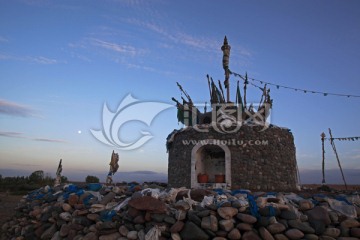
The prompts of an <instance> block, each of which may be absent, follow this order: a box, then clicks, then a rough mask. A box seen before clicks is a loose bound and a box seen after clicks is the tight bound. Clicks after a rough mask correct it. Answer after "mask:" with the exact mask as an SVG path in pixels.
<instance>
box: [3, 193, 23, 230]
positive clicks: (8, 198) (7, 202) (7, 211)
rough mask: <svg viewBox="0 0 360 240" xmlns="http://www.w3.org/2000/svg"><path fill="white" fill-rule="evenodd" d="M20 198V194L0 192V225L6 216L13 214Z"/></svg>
mask: <svg viewBox="0 0 360 240" xmlns="http://www.w3.org/2000/svg"><path fill="white" fill-rule="evenodd" d="M21 198H22V196H21V195H11V194H9V193H3V192H1V193H0V227H1V226H2V224H3V223H4V222H5V221H6V220H7V219H8V218H10V217H12V216H13V214H14V213H15V208H16V207H17V206H18V204H19V202H20V199H21Z"/></svg>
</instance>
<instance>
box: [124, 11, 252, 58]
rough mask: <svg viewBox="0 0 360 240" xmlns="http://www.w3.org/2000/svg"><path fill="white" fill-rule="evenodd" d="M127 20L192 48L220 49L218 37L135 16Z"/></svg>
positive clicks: (246, 54)
mask: <svg viewBox="0 0 360 240" xmlns="http://www.w3.org/2000/svg"><path fill="white" fill-rule="evenodd" d="M125 21H126V22H127V23H129V24H133V25H137V26H140V27H143V28H145V29H148V30H150V31H152V32H155V33H157V34H160V35H161V36H163V37H165V38H166V39H167V40H169V41H171V42H173V43H174V44H182V45H185V46H188V47H191V48H195V49H201V50H207V51H214V52H215V51H218V50H219V40H218V39H217V40H214V39H211V38H204V37H201V38H199V37H195V36H192V35H190V34H187V33H185V32H181V31H174V30H170V31H168V30H166V29H165V28H163V27H161V26H160V25H158V24H155V23H149V22H145V21H141V20H138V19H135V18H130V19H126V20H125ZM232 45H234V44H232ZM234 48H235V49H237V53H238V54H239V55H241V56H243V57H251V56H252V53H251V51H250V50H248V49H245V48H243V47H241V46H236V47H234Z"/></svg>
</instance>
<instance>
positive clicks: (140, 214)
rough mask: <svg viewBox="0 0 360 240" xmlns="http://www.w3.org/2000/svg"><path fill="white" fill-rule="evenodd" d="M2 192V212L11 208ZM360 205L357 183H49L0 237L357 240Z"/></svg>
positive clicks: (20, 209) (26, 199)
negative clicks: (303, 187) (206, 186)
mask: <svg viewBox="0 0 360 240" xmlns="http://www.w3.org/2000/svg"><path fill="white" fill-rule="evenodd" d="M327 190H329V189H327ZM7 197H9V196H7ZM3 199H4V198H3V197H2V198H1V205H3V206H2V209H1V212H3V210H4V208H6V206H8V207H9V205H6V204H5V202H4V200H3ZM13 200H14V201H15V200H16V201H17V199H13ZM359 206H360V198H359V193H358V192H357V191H356V189H353V190H351V191H346V192H343V191H339V190H337V191H335V190H331V189H330V191H328V192H316V191H314V189H312V190H311V189H309V188H308V190H307V191H302V192H297V193H277V192H271V193H268V192H250V191H248V190H233V191H224V190H216V189H215V190H203V189H192V190H189V189H184V188H179V189H173V188H167V187H166V185H164V184H144V185H137V184H134V183H132V184H126V185H125V184H124V185H121V186H116V187H115V186H112V187H106V186H102V185H100V184H91V185H62V186H59V187H56V188H51V187H48V186H47V187H43V188H41V189H38V190H36V191H33V192H31V193H29V194H28V195H27V196H26V197H24V198H23V199H22V200H21V202H20V203H19V202H17V203H16V206H15V207H16V212H15V215H14V216H13V217H11V218H10V219H7V220H6V221H3V224H2V227H1V239H19V240H20V239H54V240H56V239H78V240H80V239H83V240H89V239H90V240H91V239H101V240H107V239H149V240H150V239H151V240H155V239H216V240H221V239H250V240H253V239H254V240H256V239H266V240H272V239H277V240H282V239H284V240H285V239H328V240H331V239H340V240H352V239H360V221H359V220H360V219H359V216H360V208H359ZM9 208H10V207H9ZM3 216H4V215H1V219H4V218H3Z"/></svg>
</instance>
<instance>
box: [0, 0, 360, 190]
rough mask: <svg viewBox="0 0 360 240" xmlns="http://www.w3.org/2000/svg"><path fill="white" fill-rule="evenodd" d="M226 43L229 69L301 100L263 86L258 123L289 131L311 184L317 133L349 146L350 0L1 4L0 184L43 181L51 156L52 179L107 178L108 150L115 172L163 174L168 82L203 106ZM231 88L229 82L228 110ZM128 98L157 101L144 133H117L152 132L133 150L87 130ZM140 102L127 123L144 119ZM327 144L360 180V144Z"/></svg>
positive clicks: (39, 0)
mask: <svg viewBox="0 0 360 240" xmlns="http://www.w3.org/2000/svg"><path fill="white" fill-rule="evenodd" d="M225 35H226V36H227V38H228V41H229V44H230V45H231V56H230V69H231V70H232V71H234V72H236V73H239V74H245V73H246V72H247V74H248V76H249V77H250V78H254V79H258V80H262V81H267V82H271V83H274V84H278V85H282V86H288V87H293V88H297V89H305V90H307V91H306V93H305V92H304V91H300V90H298V91H295V90H291V89H286V88H279V89H277V88H276V87H275V86H271V97H272V98H273V100H274V105H273V112H272V115H271V119H270V122H271V123H272V124H274V125H277V126H281V127H287V128H289V129H291V131H292V133H293V135H294V139H295V145H296V156H297V162H298V167H299V170H300V172H301V176H302V180H303V181H304V182H313V183H321V175H320V174H321V160H322V159H321V140H320V134H321V133H322V132H325V134H327V136H328V128H331V129H332V132H333V136H334V137H356V136H360V127H359V119H360V108H359V104H360V97H359V96H360V81H359V78H360V45H359V43H360V2H359V1H355V0H349V1H340V0H338V1H328V0H326V1H325V0H315V1H285V0H284V1H205V0H203V1H165V0H154V1H146V0H104V1H72V0H71V1H70V0H69V1H43V0H12V1H6V0H0V174H2V176H7V175H16V174H17V173H22V172H29V173H31V172H33V171H35V170H39V169H42V170H44V171H45V172H46V173H49V174H50V175H52V176H55V172H56V168H57V165H58V162H59V160H60V159H62V160H63V175H65V176H69V178H70V179H75V178H76V177H75V175H76V174H77V176H78V179H85V177H86V176H87V175H91V174H99V173H104V174H106V172H107V171H108V170H109V165H108V164H109V161H110V157H111V152H112V151H113V150H115V152H118V153H119V156H120V161H119V165H120V168H119V171H122V172H131V171H145V170H146V171H154V172H157V173H167V153H166V147H165V143H166V137H167V136H168V134H169V133H170V132H172V131H173V130H174V129H179V128H180V127H181V125H180V124H178V122H177V116H176V113H177V111H176V108H175V107H174V103H173V102H172V101H171V98H172V97H175V98H177V99H181V93H180V91H179V89H178V87H177V86H176V82H179V83H181V84H182V86H183V88H184V89H185V90H186V91H187V92H188V93H189V94H190V95H191V97H192V99H193V101H194V102H198V103H204V102H205V101H207V102H209V92H208V86H207V79H206V74H209V75H210V76H212V77H213V78H214V80H216V81H217V80H218V79H220V80H222V81H223V79H224V70H223V68H222V51H221V50H220V48H221V46H222V44H223V39H224V36H225ZM238 80H241V79H239V78H237V77H236V76H233V75H232V76H231V77H230V87H231V97H232V100H235V91H236V88H235V87H236V82H237V81H238ZM241 83H242V82H241ZM253 83H256V84H258V85H260V82H253ZM241 86H242V85H241ZM248 89H249V91H248V96H247V99H248V102H254V103H255V104H256V103H257V102H259V100H260V96H261V92H260V91H259V90H258V89H256V88H255V87H252V86H249V88H248ZM311 91H318V92H323V93H325V94H315V93H311ZM326 93H328V94H326ZM330 93H338V94H345V95H352V96H350V97H343V96H334V95H331V94H330ZM129 94H131V96H132V97H133V98H135V99H137V100H138V101H139V102H141V103H148V102H153V103H161V104H160V105H159V109H157V111H158V112H159V114H157V115H156V116H155V118H154V119H151V120H152V121H151V120H150V122H149V125H150V126H148V125H147V124H145V123H142V122H139V121H133V122H127V123H125V124H123V125H122V126H121V128H120V131H119V133H120V136H121V139H122V140H123V141H124V142H134V141H137V140H139V139H140V138H141V137H142V133H141V132H148V133H149V134H151V135H152V136H153V137H152V138H151V139H148V141H146V143H145V144H144V145H143V146H141V147H139V148H136V149H134V150H126V149H118V148H115V147H113V146H108V145H106V144H104V143H102V142H100V141H99V140H97V139H96V138H95V137H94V136H93V134H92V133H91V129H93V130H101V129H102V126H103V107H104V104H107V106H108V107H109V110H110V111H111V112H116V110H117V109H118V107H119V104H120V103H121V102H122V100H124V99H126V97H127V96H128V95H129ZM127 99H130V96H128V98H127ZM155 105H156V104H155ZM170 105H172V106H170ZM140 106H141V105H140ZM143 106H144V108H143V109H140V110H136V112H135V113H132V114H133V116H138V115H139V113H141V114H144V115H149V114H150V113H149V111H150V109H149V108H148V107H149V106H150V105H143ZM151 109H152V108H151ZM134 111H135V110H134ZM115 130H116V129H115ZM335 143H336V147H337V150H338V154H339V156H340V160H341V164H342V167H343V169H345V177H346V178H348V179H349V181H350V182H351V183H357V184H360V177H359V176H360V148H359V145H360V141H336V142H335ZM325 147H326V149H325V150H326V156H325V157H326V160H325V165H326V169H327V170H328V171H329V173H330V172H331V173H333V172H338V171H339V170H338V164H337V161H336V158H335V156H334V153H333V151H332V149H331V146H330V142H329V141H326V142H325ZM350 170H351V171H350ZM239 171H241V170H239ZM314 171H315V174H314ZM309 172H311V174H307V173H309ZM347 173H348V175H347ZM119 174H120V173H119ZM119 177H120V176H117V175H115V176H114V180H115V181H116V180H117V179H119ZM329 178H332V179H333V180H331V181H333V182H337V183H341V177H340V176H338V177H334V175H333V174H332V176H329Z"/></svg>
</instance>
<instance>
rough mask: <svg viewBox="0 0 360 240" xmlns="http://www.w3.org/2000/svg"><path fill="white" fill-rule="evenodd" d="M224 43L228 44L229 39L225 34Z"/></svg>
mask: <svg viewBox="0 0 360 240" xmlns="http://www.w3.org/2000/svg"><path fill="white" fill-rule="evenodd" d="M224 45H228V40H227V37H226V35H225V38H224Z"/></svg>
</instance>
